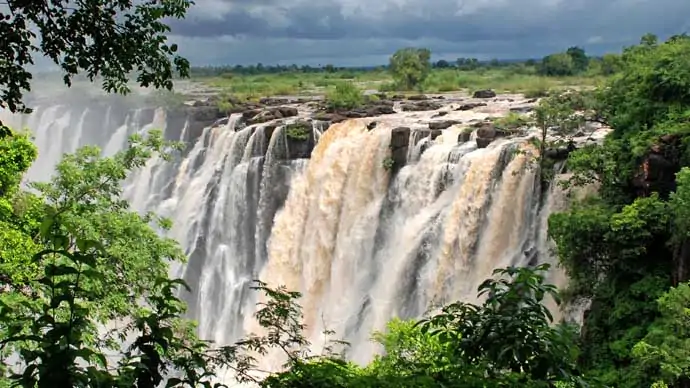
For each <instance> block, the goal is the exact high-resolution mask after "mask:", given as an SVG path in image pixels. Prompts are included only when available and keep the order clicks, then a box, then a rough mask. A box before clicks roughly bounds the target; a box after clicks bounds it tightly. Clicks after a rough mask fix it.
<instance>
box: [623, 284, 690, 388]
mask: <svg viewBox="0 0 690 388" xmlns="http://www.w3.org/2000/svg"><path fill="white" fill-rule="evenodd" d="M658 304H659V312H660V316H659V317H658V318H657V319H656V320H655V321H654V323H652V324H651V325H650V327H649V329H648V332H647V335H645V337H644V339H643V340H642V341H640V342H639V343H637V344H636V345H635V347H634V348H633V356H634V357H635V359H636V360H638V361H639V362H640V364H642V366H643V367H644V368H646V369H648V370H653V371H658V372H657V373H659V376H660V378H661V379H663V382H665V383H668V384H674V383H676V382H678V381H679V380H680V381H683V382H684V383H685V384H687V383H688V382H690V285H689V284H688V283H682V284H679V285H678V286H677V287H674V288H671V289H670V290H669V291H668V292H666V293H664V295H662V296H661V297H660V298H659V300H658Z"/></svg>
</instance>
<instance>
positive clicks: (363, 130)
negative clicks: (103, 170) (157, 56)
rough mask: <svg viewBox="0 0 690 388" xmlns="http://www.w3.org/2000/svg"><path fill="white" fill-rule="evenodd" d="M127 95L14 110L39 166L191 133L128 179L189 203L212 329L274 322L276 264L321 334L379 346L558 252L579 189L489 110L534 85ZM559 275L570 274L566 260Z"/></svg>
mask: <svg viewBox="0 0 690 388" xmlns="http://www.w3.org/2000/svg"><path fill="white" fill-rule="evenodd" d="M482 97H485V96H482ZM111 100H112V99H109V100H103V101H101V102H99V101H96V102H90V103H74V104H70V103H66V104H62V105H55V104H51V103H45V104H37V106H36V108H37V109H36V110H35V112H34V113H33V114H31V115H29V116H22V117H19V116H13V117H2V120H3V122H5V123H7V124H9V125H10V126H14V127H27V128H30V129H31V130H32V131H33V133H34V134H35V140H36V144H37V146H38V149H39V158H38V160H37V161H36V163H35V164H34V165H33V166H32V168H31V169H30V171H29V172H28V174H27V177H26V179H27V180H31V181H40V180H45V179H48V178H49V177H50V174H51V171H52V169H53V166H54V165H55V164H56V163H57V161H58V160H59V159H60V157H61V155H62V154H63V153H66V152H73V151H74V150H76V149H77V148H78V147H80V146H83V145H87V144H93V145H98V146H99V147H101V148H102V150H103V153H104V154H105V155H112V154H114V153H115V152H117V151H118V150H121V149H123V148H124V147H125V146H126V140H127V137H128V136H129V135H131V134H134V133H145V132H146V131H147V130H149V129H152V128H157V129H161V130H163V132H164V134H165V137H166V138H167V139H169V140H181V141H183V142H185V144H186V145H187V147H186V148H185V150H184V151H183V152H182V153H181V154H180V155H179V157H178V158H176V159H175V160H173V161H170V162H168V161H165V160H163V159H159V158H155V159H153V160H151V161H150V162H149V163H148V164H147V165H146V166H145V167H144V168H142V169H141V170H140V171H138V172H137V173H136V174H135V175H134V176H132V177H131V178H129V180H128V181H127V182H126V184H125V187H124V193H125V197H126V199H127V200H128V201H129V202H130V203H131V204H132V206H133V207H134V208H135V209H136V210H138V211H141V212H144V211H153V212H156V213H158V214H159V215H162V216H165V217H169V218H170V219H172V221H173V228H172V230H171V231H170V232H169V235H170V237H172V238H174V239H176V240H177V241H179V242H180V243H181V244H182V245H183V247H184V249H185V251H186V253H187V254H188V256H189V261H188V263H187V264H186V265H185V266H182V267H180V268H173V271H174V275H176V276H180V277H183V278H184V279H185V280H186V281H187V283H188V284H189V285H190V287H191V289H192V292H191V293H189V294H185V295H184V298H185V300H187V302H188V303H189V315H190V317H192V318H193V319H195V320H197V321H198V323H199V334H200V337H201V338H203V339H208V340H212V341H214V342H216V343H218V344H227V343H231V342H232V341H235V340H237V339H238V338H239V337H240V336H242V335H243V334H245V333H248V332H251V331H255V330H257V329H258V328H257V327H256V324H255V322H254V320H253V317H252V313H253V312H254V306H255V303H256V302H257V297H256V295H255V293H254V292H252V291H251V290H250V286H251V283H252V280H253V279H256V278H259V279H261V280H263V281H265V282H267V283H268V284H270V285H273V286H277V285H285V286H287V288H288V289H290V290H296V291H300V292H302V293H303V297H302V298H301V299H300V304H301V305H302V306H303V308H304V318H305V324H306V325H307V333H308V337H309V340H310V341H311V343H312V346H313V348H314V350H315V351H318V349H320V348H321V347H323V346H324V343H323V341H324V336H323V335H322V331H323V330H324V329H329V330H333V331H335V333H336V334H335V336H336V337H337V338H341V339H343V340H345V341H347V342H349V343H350V344H351V347H350V348H349V349H348V350H347V355H348V357H349V358H350V359H352V360H354V361H356V362H360V363H365V362H368V361H369V360H370V359H371V357H372V355H373V354H374V353H375V352H376V351H377V349H376V348H375V346H374V344H373V343H372V342H371V341H369V338H370V334H371V332H372V331H374V330H382V329H384V327H385V324H386V322H387V321H388V320H390V319H391V318H393V317H401V318H411V317H418V316H421V315H423V314H424V313H425V312H426V311H427V310H428V309H429V308H431V307H433V306H435V305H438V304H442V303H448V302H450V301H454V300H458V299H462V300H471V299H472V298H474V295H475V290H476V288H477V286H478V285H479V283H481V282H482V281H483V280H484V279H486V278H487V277H489V276H490V275H491V272H492V270H493V269H494V268H498V267H502V266H507V265H516V266H525V265H533V264H537V263H544V262H546V263H552V264H555V259H554V257H553V255H552V254H551V252H550V244H549V242H548V240H547V238H546V220H547V218H548V216H549V214H551V213H552V212H554V211H557V210H562V209H563V208H564V207H565V206H567V202H568V198H567V197H566V195H565V193H564V192H563V191H562V190H561V189H560V188H558V187H557V186H556V185H553V186H552V187H541V182H540V179H538V170H537V169H536V168H535V167H534V166H533V165H532V163H531V158H530V153H532V152H533V151H534V150H533V149H532V148H531V146H530V145H528V143H527V142H526V139H527V138H528V137H529V136H531V133H530V131H529V130H528V129H524V130H523V131H520V132H515V133H505V132H503V133H501V131H500V130H497V129H496V128H494V127H493V126H492V125H491V123H490V120H486V119H487V118H489V117H500V116H505V115H506V114H508V113H509V112H511V111H512V112H518V113H522V112H526V111H529V110H530V109H531V107H532V106H533V105H534V103H535V101H533V100H527V99H525V98H524V97H522V96H520V95H500V96H490V97H488V98H472V97H470V96H465V95H442V96H441V95H439V96H434V97H429V96H416V97H414V98H410V97H407V98H394V99H383V100H380V101H378V102H377V103H376V105H375V106H374V107H370V108H368V109H367V110H366V111H364V112H356V111H350V112H345V113H343V114H330V115H326V114H323V113H320V112H318V110H319V109H318V103H315V102H305V101H292V100H283V101H264V103H263V104H260V105H257V106H252V107H247V106H241V107H238V109H236V110H235V111H231V112H229V114H226V112H224V111H222V110H219V109H218V108H217V106H216V105H214V102H205V101H195V102H190V103H189V104H188V105H185V106H184V107H178V108H175V109H165V108H160V107H158V108H155V107H147V108H141V107H137V106H136V104H133V103H131V102H128V100H127V99H121V100H117V101H116V103H113V102H112V101H111ZM276 112H278V113H276ZM277 116H279V117H277ZM346 119H347V120H346ZM595 129H596V128H595ZM605 133H606V131H605V130H603V129H602V130H594V131H593V133H591V134H590V133H588V134H584V133H583V134H581V135H582V136H578V137H577V138H576V140H577V141H578V142H587V141H596V140H597V139H601V138H602V137H603V135H604V134H605ZM518 150H520V152H517V151H518ZM557 166H558V164H557ZM557 172H558V171H557ZM551 281H552V282H554V283H556V284H559V285H563V284H564V281H565V280H564V276H563V274H562V273H561V272H560V271H559V270H558V269H557V268H555V266H554V268H553V269H552V272H551ZM552 307H553V306H552ZM553 310H554V311H555V310H556V309H555V308H553ZM264 363H265V367H266V369H276V368H278V367H279V366H280V364H281V363H282V360H280V359H279V358H275V359H273V358H271V357H268V358H267V359H266V360H264Z"/></svg>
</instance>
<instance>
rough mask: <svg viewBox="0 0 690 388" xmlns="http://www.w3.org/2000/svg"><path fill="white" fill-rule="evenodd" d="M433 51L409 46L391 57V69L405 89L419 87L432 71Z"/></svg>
mask: <svg viewBox="0 0 690 388" xmlns="http://www.w3.org/2000/svg"><path fill="white" fill-rule="evenodd" d="M430 58H431V51H429V50H428V49H424V48H414V47H408V48H403V49H400V50H398V51H396V52H395V54H393V56H391V58H390V65H389V66H390V71H391V74H392V75H393V78H394V79H395V80H396V82H397V83H398V85H399V86H400V87H401V88H402V89H403V90H412V89H414V88H418V87H419V86H420V85H421V84H422V83H423V82H424V80H425V79H426V77H427V76H428V75H429V72H430V71H431V64H430V62H429V59H430Z"/></svg>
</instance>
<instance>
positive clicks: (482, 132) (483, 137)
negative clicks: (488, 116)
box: [474, 122, 505, 148]
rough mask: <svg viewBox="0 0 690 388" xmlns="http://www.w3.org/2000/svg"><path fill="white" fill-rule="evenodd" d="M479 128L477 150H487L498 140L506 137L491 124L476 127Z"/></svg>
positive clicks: (478, 124) (486, 123)
mask: <svg viewBox="0 0 690 388" xmlns="http://www.w3.org/2000/svg"><path fill="white" fill-rule="evenodd" d="M474 127H476V128H477V148H486V147H487V146H488V145H489V144H491V142H492V141H494V140H496V138H498V137H501V136H505V133H503V131H499V130H497V129H496V127H494V125H493V124H492V123H490V122H482V123H477V124H475V125H474Z"/></svg>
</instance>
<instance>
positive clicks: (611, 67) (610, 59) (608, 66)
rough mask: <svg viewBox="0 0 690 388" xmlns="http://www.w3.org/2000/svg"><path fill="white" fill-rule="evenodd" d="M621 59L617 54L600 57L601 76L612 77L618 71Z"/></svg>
mask: <svg viewBox="0 0 690 388" xmlns="http://www.w3.org/2000/svg"><path fill="white" fill-rule="evenodd" d="M620 68H621V57H620V55H618V54H604V56H603V57H601V74H603V75H612V74H616V73H617V72H619V71H620Z"/></svg>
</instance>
